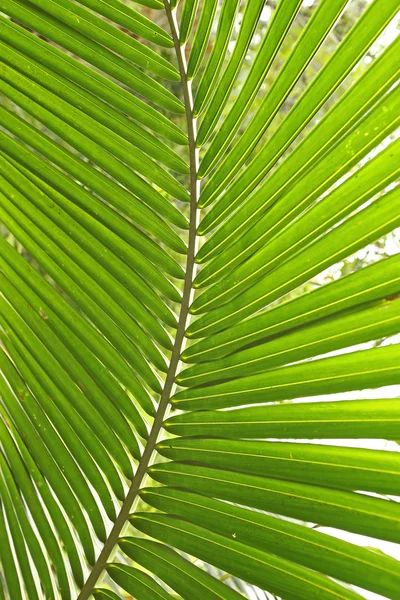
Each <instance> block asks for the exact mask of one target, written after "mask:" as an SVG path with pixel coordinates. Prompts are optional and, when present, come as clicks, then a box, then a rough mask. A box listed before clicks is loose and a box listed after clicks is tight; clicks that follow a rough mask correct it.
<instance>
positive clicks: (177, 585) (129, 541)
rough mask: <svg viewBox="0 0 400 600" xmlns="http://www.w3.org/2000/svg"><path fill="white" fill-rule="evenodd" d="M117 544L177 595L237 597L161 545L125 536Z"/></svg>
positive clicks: (208, 598)
mask: <svg viewBox="0 0 400 600" xmlns="http://www.w3.org/2000/svg"><path fill="white" fill-rule="evenodd" d="M134 519H135V517H132V520H133V522H135V521H134ZM120 547H121V549H122V550H123V551H124V552H125V553H126V554H127V555H128V556H129V557H130V558H131V559H133V560H134V561H135V562H137V563H138V564H140V565H142V566H143V567H145V568H147V569H151V570H152V571H153V572H154V573H156V574H157V576H158V577H160V578H161V579H162V580H163V581H164V582H165V583H166V584H167V585H169V586H170V587H171V588H172V589H173V590H175V591H177V592H178V593H179V594H183V595H185V594H187V590H188V589H190V590H191V593H192V594H193V595H194V596H196V595H197V597H199V598H204V599H205V600H213V599H216V598H223V599H224V600H237V599H238V594H237V593H236V592H234V591H233V590H231V589H230V588H227V587H225V586H223V585H222V583H221V582H219V581H218V580H215V579H214V578H212V577H210V575H209V574H208V573H206V572H204V571H203V570H202V569H199V568H198V567H196V566H195V565H194V564H192V563H191V562H190V561H189V560H187V559H185V558H184V557H183V556H181V555H180V554H178V553H177V552H174V551H173V550H172V549H171V548H168V546H165V545H164V544H156V543H154V542H152V541H150V540H142V539H138V538H133V537H128V538H121V540H120Z"/></svg>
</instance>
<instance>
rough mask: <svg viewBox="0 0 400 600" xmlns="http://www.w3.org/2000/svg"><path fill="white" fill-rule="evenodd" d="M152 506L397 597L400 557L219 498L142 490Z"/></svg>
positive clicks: (317, 569) (351, 581) (264, 549)
mask: <svg viewBox="0 0 400 600" xmlns="http://www.w3.org/2000/svg"><path fill="white" fill-rule="evenodd" d="M141 496H142V498H143V499H145V500H146V502H148V503H149V504H150V505H151V506H153V507H155V508H157V509H159V510H161V511H163V512H165V513H169V514H172V515H177V516H178V517H181V518H182V519H187V520H189V521H190V522H191V523H194V524H195V525H199V526H202V527H205V528H206V529H208V530H210V531H211V532H213V533H219V534H221V535H223V536H224V537H225V538H226V540H230V541H232V539H233V540H234V541H237V542H241V543H243V544H247V545H248V546H250V547H256V548H259V549H260V550H263V551H265V552H272V553H274V554H278V555H279V556H282V557H283V558H286V559H288V560H294V561H296V562H298V563H300V564H302V565H304V566H306V567H310V568H311V569H314V570H316V571H320V572H323V573H325V574H327V575H330V576H332V577H335V578H336V579H339V580H342V581H346V582H348V583H352V584H355V585H359V586H363V585H364V586H368V588H369V589H373V590H374V591H375V592H377V593H381V594H385V596H388V597H395V596H396V591H397V589H398V586H399V581H398V580H399V577H400V576H399V573H398V562H397V561H396V560H394V559H392V558H389V557H386V556H385V555H383V556H380V557H379V558H378V557H377V556H376V554H375V553H374V552H371V551H370V550H365V549H363V548H358V547H357V546H354V545H353V544H349V543H348V542H344V541H341V540H337V539H335V538H334V537H332V536H329V535H326V534H323V533H319V532H317V531H314V530H312V529H308V528H307V527H304V526H302V525H297V524H295V523H290V522H287V521H284V520H282V519H277V518H276V517H271V516H268V515H265V514H260V513H259V512H255V511H250V510H246V509H244V508H241V507H236V506H232V505H230V504H227V503H225V502H221V501H219V500H214V499H211V498H205V497H204V496H199V495H198V494H194V493H191V492H186V491H182V490H174V489H171V488H164V487H163V488H158V489H155V490H154V489H151V488H150V489H149V488H147V489H144V490H143V491H142V492H141Z"/></svg>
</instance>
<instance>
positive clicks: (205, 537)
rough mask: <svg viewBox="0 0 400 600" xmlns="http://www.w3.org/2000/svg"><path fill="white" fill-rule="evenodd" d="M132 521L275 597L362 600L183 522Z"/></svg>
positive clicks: (139, 518) (137, 517) (164, 517)
mask: <svg viewBox="0 0 400 600" xmlns="http://www.w3.org/2000/svg"><path fill="white" fill-rule="evenodd" d="M131 521H132V523H133V524H134V526H135V527H137V528H138V529H139V530H140V531H143V532H144V533H147V534H148V535H151V536H152V537H155V538H156V539H160V538H161V539H163V541H164V542H165V541H166V542H167V543H169V544H171V545H174V546H176V547H178V548H179V549H181V550H183V551H184V552H188V553H190V554H197V555H199V557H200V558H201V559H202V560H205V561H206V562H209V563H211V564H214V565H216V566H218V567H220V568H222V569H224V570H226V571H229V572H231V573H233V574H234V575H236V576H238V577H242V578H243V577H246V579H247V580H249V581H250V582H251V583H254V584H255V585H258V586H259V587H262V588H263V587H267V586H268V588H269V589H271V590H272V591H273V592H275V593H279V594H281V593H282V594H285V596H286V598H293V599H294V598H304V599H305V598H315V599H316V598H324V599H325V598H337V597H338V595H339V597H342V598H354V600H355V599H356V598H359V596H358V595H356V594H355V593H354V592H350V591H348V590H346V589H345V588H342V587H341V586H339V585H338V584H337V583H333V582H332V581H330V580H329V579H327V578H325V577H323V576H321V575H319V574H316V573H313V572H312V571H309V570H306V569H303V568H302V567H299V566H298V565H296V564H294V563H291V562H289V561H286V560H284V559H280V558H278V557H276V556H274V555H272V554H267V553H265V552H263V551H261V550H258V549H255V548H252V547H250V546H247V545H245V544H243V543H241V542H238V541H236V540H232V539H227V538H225V537H223V536H221V535H219V534H217V533H214V532H210V531H209V530H206V529H204V528H203V527H199V526H198V525H193V524H191V523H188V522H186V521H183V520H182V519H179V518H176V517H170V516H169V515H160V514H155V515H151V514H145V513H139V514H137V515H135V516H134V517H132V519H131ZM282 574H284V577H282ZM342 590H343V591H342Z"/></svg>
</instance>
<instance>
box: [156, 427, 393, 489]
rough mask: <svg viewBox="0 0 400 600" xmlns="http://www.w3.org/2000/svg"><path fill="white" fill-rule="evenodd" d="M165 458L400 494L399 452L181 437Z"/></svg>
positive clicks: (165, 448) (164, 446) (166, 448)
mask: <svg viewBox="0 0 400 600" xmlns="http://www.w3.org/2000/svg"><path fill="white" fill-rule="evenodd" d="M158 449H159V451H160V453H161V454H162V455H163V456H166V457H167V458H170V459H173V460H178V461H195V462H197V463H199V464H202V465H203V466H207V467H219V468H222V469H231V470H235V471H240V472H242V473H249V474H254V475H263V476H269V477H279V478H280V479H290V480H292V481H299V482H304V483H311V484H314V485H319V484H320V483H321V481H323V483H324V486H327V487H332V488H338V489H345V490H346V489H348V490H363V491H371V492H376V493H378V494H379V493H380V494H393V495H398V490H399V471H400V458H399V456H398V455H397V453H396V452H385V451H383V450H380V451H379V450H364V449H359V448H345V447H340V446H323V445H317V444H307V443H300V444H296V443H290V442H264V441H261V442H259V441H247V440H224V439H215V438H214V439H213V438H210V439H202V438H178V439H174V440H166V441H164V442H160V443H159V444H158Z"/></svg>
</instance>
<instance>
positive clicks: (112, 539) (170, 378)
mask: <svg viewBox="0 0 400 600" xmlns="http://www.w3.org/2000/svg"><path fill="white" fill-rule="evenodd" d="M164 6H165V11H166V13H167V17H168V21H169V24H170V27H171V35H172V38H173V40H174V46H175V52H176V56H177V60H178V65H179V71H180V76H181V82H182V88H183V96H184V104H185V109H186V121H187V130H188V138H189V159H190V220H189V240H188V254H187V261H186V273H185V281H184V286H183V294H182V302H181V310H180V314H179V321H178V327H177V331H176V337H175V342H174V347H173V350H172V355H171V360H170V364H169V368H168V373H167V376H166V379H165V383H164V388H163V391H162V394H161V398H160V403H159V405H158V409H157V413H156V417H155V419H154V422H153V426H152V428H151V431H150V434H149V437H148V440H147V444H146V448H145V449H144V452H143V454H142V457H141V459H140V462H139V464H138V468H137V470H136V473H135V476H134V478H133V480H132V484H131V487H130V488H129V491H128V494H127V496H126V498H125V500H124V503H123V505H122V507H121V510H120V512H119V513H118V516H117V518H116V520H115V522H114V526H113V528H112V530H111V532H110V535H109V536H108V538H107V541H106V542H105V544H104V546H103V549H102V551H101V553H100V555H99V557H98V559H97V561H96V563H95V564H94V565H93V569H92V571H91V573H90V575H89V577H88V579H87V580H86V582H85V585H84V586H83V588H82V590H81V593H80V594H79V596H78V600H87V599H88V598H89V596H90V595H91V594H92V592H93V589H94V587H95V585H96V583H97V581H98V579H99V577H100V576H101V574H102V572H103V571H104V568H105V567H106V564H107V561H108V559H109V557H110V554H111V552H112V551H113V549H114V547H115V546H116V544H117V542H118V538H119V536H120V533H121V531H122V528H123V526H124V525H125V523H126V522H127V519H128V517H129V513H130V511H131V508H132V505H133V502H134V501H135V499H136V498H137V495H138V492H139V490H140V487H141V485H142V482H143V478H144V476H145V475H146V472H147V469H148V466H149V464H150V460H151V457H152V454H153V452H154V449H155V446H156V443H157V440H158V437H159V433H160V431H161V428H162V424H163V422H164V416H165V411H166V410H167V407H168V404H169V401H170V397H171V391H172V389H173V385H174V380H175V376H176V372H177V368H178V364H179V357H180V355H181V353H182V349H183V344H184V337H185V330H186V327H187V321H188V316H189V306H190V299H191V294H192V282H193V278H194V274H195V262H194V258H195V254H196V229H197V200H198V180H197V167H198V156H197V150H196V141H195V135H196V132H195V121H194V119H193V116H192V106H193V103H192V95H191V88H190V83H189V82H188V80H187V76H186V60H185V56H184V49H183V48H182V47H181V46H180V44H179V34H178V27H177V23H176V19H175V16H174V14H173V13H172V11H171V8H170V5H169V2H168V0H164Z"/></svg>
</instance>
